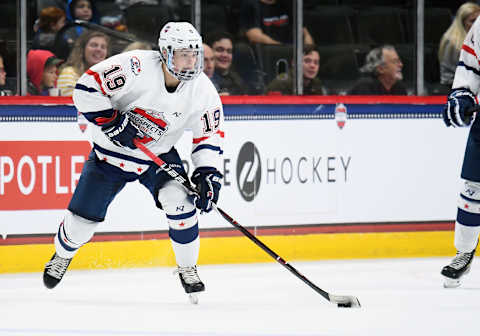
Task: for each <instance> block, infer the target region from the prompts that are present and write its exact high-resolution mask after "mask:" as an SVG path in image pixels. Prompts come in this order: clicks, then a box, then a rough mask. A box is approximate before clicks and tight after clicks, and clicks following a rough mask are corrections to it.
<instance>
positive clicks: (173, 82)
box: [162, 63, 180, 87]
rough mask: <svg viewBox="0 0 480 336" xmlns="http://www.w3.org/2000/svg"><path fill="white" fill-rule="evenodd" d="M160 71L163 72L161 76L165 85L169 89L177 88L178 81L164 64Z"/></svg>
mask: <svg viewBox="0 0 480 336" xmlns="http://www.w3.org/2000/svg"><path fill="white" fill-rule="evenodd" d="M162 70H163V76H164V78H165V85H166V86H169V87H174V86H177V85H178V84H179V83H180V79H178V78H177V77H175V76H174V75H173V74H172V73H171V72H170V70H169V69H168V67H167V66H166V65H165V63H164V64H162Z"/></svg>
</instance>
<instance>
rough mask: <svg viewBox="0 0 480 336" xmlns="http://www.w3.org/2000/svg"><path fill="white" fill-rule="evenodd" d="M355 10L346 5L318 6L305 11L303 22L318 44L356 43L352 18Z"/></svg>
mask: <svg viewBox="0 0 480 336" xmlns="http://www.w3.org/2000/svg"><path fill="white" fill-rule="evenodd" d="M353 16H354V10H353V9H352V8H351V7H345V6H335V7H333V6H317V7H315V8H314V9H312V10H308V11H304V14H303V24H304V26H305V27H307V29H308V31H309V32H310V34H311V35H312V37H313V40H314V41H315V44H317V45H332V44H348V43H354V36H353V32H352V25H351V19H352V18H353Z"/></svg>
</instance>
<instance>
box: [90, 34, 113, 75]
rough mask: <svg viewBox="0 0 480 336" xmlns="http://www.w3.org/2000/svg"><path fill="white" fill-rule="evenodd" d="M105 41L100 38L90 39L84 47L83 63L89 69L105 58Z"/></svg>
mask: <svg viewBox="0 0 480 336" xmlns="http://www.w3.org/2000/svg"><path fill="white" fill-rule="evenodd" d="M107 48H108V46H107V41H105V39H104V38H103V37H101V36H95V37H92V38H91V39H90V40H89V41H88V42H87V45H86V46H85V62H86V63H87V65H88V66H89V67H91V66H92V65H95V64H97V63H98V62H101V61H103V60H104V59H105V58H106V57H107Z"/></svg>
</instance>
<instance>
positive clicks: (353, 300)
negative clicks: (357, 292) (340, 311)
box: [329, 295, 361, 308]
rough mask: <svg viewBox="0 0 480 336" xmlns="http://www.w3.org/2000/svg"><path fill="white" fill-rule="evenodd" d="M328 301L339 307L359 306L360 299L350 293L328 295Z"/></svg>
mask: <svg viewBox="0 0 480 336" xmlns="http://www.w3.org/2000/svg"><path fill="white" fill-rule="evenodd" d="M329 298H330V300H329V301H330V302H331V303H334V304H336V305H337V306H338V307H339V308H360V307H361V305H360V301H358V298H357V297H355V296H350V295H329Z"/></svg>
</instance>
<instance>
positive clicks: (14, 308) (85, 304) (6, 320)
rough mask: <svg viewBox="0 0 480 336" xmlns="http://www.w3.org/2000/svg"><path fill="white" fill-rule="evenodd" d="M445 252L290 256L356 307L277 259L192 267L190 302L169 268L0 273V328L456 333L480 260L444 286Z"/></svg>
mask: <svg viewBox="0 0 480 336" xmlns="http://www.w3.org/2000/svg"><path fill="white" fill-rule="evenodd" d="M449 260H450V259H449V258H428V259H375V260H343V261H318V262H292V263H291V264H292V265H293V266H294V267H296V268H297V269H298V270H299V271H300V272H302V273H303V274H304V275H305V276H306V277H307V278H309V279H310V280H311V281H313V282H314V283H315V284H316V285H317V286H319V287H320V288H322V289H324V290H326V291H328V292H329V293H332V294H338V295H354V296H357V297H358V298H359V299H360V302H361V304H362V308H360V309H348V308H337V307H336V306H335V305H333V304H331V303H329V302H328V301H326V300H325V299H324V298H323V297H322V296H320V295H319V294H317V293H316V292H315V291H313V290H312V289H311V288H310V287H308V286H307V285H305V284H304V283H303V282H302V281H300V280H299V279H298V278H296V277H295V276H293V275H292V274H291V273H290V272H288V271H287V270H286V269H284V268H283V267H281V266H280V265H279V264H277V263H269V264H247V265H245V264H242V265H221V266H200V267H199V275H200V277H201V278H202V280H203V281H204V282H205V285H206V292H205V293H202V294H200V295H199V299H200V303H199V304H198V305H192V304H191V303H189V301H188V297H187V295H186V294H185V293H184V292H183V289H182V288H181V285H180V282H179V280H178V277H177V276H174V275H173V274H172V271H173V269H172V268H149V269H122V270H118V269H117V270H94V271H74V270H71V271H69V272H67V274H66V275H65V278H64V279H63V281H62V283H61V284H60V285H59V286H58V287H57V288H55V289H54V290H47V289H45V288H44V287H43V284H42V280H41V274H39V273H33V274H1V275H0V335H22V336H24V335H25V336H30V335H34V336H38V335H48V336H57V335H61V336H71V335H78V336H81V335H127V336H131V335H148V336H150V335H174V336H180V335H189V336H193V335H201V336H207V335H222V336H223V335H225V336H231V335H235V336H240V335H258V336H266V335H272V336H273V335H275V336H277V335H278V336H280V335H320V336H334V335H369V336H371V335H382V336H390V335H402V336H407V335H408V336H410V335H411V336H417V335H418V336H426V335H435V336H442V335H445V336H446V335H448V336H452V335H462V334H471V332H472V331H473V330H476V329H477V328H478V320H479V318H480V269H479V267H477V266H478V265H475V260H474V262H473V265H472V271H471V272H470V274H469V275H468V276H467V278H466V279H465V281H464V283H463V285H462V286H461V287H460V288H457V289H444V288H443V287H442V281H443V279H442V277H441V275H440V269H441V268H442V267H443V266H444V265H445V264H447V263H448V262H449Z"/></svg>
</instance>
